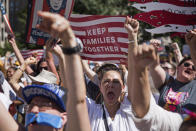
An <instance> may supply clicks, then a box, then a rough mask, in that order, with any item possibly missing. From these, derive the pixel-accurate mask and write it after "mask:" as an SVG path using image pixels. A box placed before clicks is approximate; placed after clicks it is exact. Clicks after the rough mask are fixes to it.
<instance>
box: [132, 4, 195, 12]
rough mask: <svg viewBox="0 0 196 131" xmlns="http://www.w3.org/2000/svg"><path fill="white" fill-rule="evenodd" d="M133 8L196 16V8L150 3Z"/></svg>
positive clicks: (135, 5) (134, 5)
mask: <svg viewBox="0 0 196 131" xmlns="http://www.w3.org/2000/svg"><path fill="white" fill-rule="evenodd" d="M132 6H133V7H135V8H136V9H138V10H141V11H144V12H149V11H155V10H164V11H168V12H171V13H175V14H188V15H194V14H196V8H195V7H184V6H176V5H172V4H168V3H158V2H149V3H144V4H133V5H132Z"/></svg>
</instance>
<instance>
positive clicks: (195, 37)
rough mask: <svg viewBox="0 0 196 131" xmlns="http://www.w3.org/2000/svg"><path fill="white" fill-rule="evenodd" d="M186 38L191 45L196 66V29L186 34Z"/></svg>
mask: <svg viewBox="0 0 196 131" xmlns="http://www.w3.org/2000/svg"><path fill="white" fill-rule="evenodd" d="M185 40H186V43H187V44H188V45H189V47H190V52H191V58H192V61H193V63H194V66H195V68H196V29H194V30H191V31H190V32H188V33H187V34H186V36H185Z"/></svg>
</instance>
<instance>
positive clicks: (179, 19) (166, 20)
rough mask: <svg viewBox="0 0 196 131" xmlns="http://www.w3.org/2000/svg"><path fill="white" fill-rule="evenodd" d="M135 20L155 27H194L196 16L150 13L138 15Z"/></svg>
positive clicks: (163, 12) (160, 12)
mask: <svg viewBox="0 0 196 131" xmlns="http://www.w3.org/2000/svg"><path fill="white" fill-rule="evenodd" d="M134 18H135V19H137V20H140V21H143V22H146V23H148V24H150V25H153V26H155V27H158V26H161V25H166V24H179V25H194V24H196V15H183V14H174V13H170V12H167V11H151V12H145V13H139V14H136V15H135V16H134Z"/></svg>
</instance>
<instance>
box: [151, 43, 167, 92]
mask: <svg viewBox="0 0 196 131" xmlns="http://www.w3.org/2000/svg"><path fill="white" fill-rule="evenodd" d="M160 44H161V41H160V40H156V39H152V40H150V45H152V46H153V47H154V48H155V52H156V55H157V60H156V61H154V63H153V64H151V66H150V74H151V76H152V80H153V82H154V85H155V88H157V89H158V88H159V87H161V85H163V84H164V82H165V78H166V73H165V71H164V70H163V68H162V67H161V66H160V64H159V56H158V54H157V52H158V48H159V47H160Z"/></svg>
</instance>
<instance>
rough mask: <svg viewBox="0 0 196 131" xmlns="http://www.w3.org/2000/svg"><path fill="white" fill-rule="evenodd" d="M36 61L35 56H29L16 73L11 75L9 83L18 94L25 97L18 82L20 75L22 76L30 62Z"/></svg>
mask: <svg viewBox="0 0 196 131" xmlns="http://www.w3.org/2000/svg"><path fill="white" fill-rule="evenodd" d="M35 62H36V59H35V58H34V57H29V58H27V59H26V60H25V62H24V63H23V64H22V65H21V66H20V68H19V69H17V71H16V72H15V73H14V75H13V76H12V77H11V79H10V81H9V83H10V85H11V86H12V88H13V90H14V91H15V92H16V94H17V96H19V97H21V98H23V95H22V87H21V86H20V85H19V84H18V81H19V79H20V77H21V76H22V74H23V72H24V71H25V69H26V68H27V66H28V65H29V64H33V63H35Z"/></svg>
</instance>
